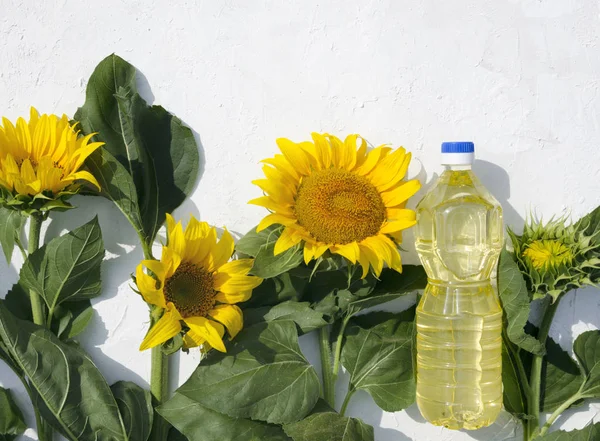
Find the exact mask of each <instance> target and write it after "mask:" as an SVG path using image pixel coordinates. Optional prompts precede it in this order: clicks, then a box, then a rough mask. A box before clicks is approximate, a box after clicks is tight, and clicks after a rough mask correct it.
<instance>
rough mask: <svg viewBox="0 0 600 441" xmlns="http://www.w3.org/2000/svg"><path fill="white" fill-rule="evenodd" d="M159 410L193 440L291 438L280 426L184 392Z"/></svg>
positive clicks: (283, 440) (284, 440) (279, 440)
mask: <svg viewBox="0 0 600 441" xmlns="http://www.w3.org/2000/svg"><path fill="white" fill-rule="evenodd" d="M157 411H158V413H159V414H160V415H162V416H163V417H164V419H166V420H167V421H168V422H169V423H171V424H172V425H173V427H175V428H176V429H177V430H178V431H179V432H181V433H182V434H183V435H185V436H186V437H187V438H188V439H190V440H202V441H259V440H260V441H289V438H288V437H287V436H286V435H285V433H284V432H283V430H282V429H281V427H280V426H276V425H273V424H267V423H263V422H260V421H252V420H250V419H246V418H232V417H230V416H227V415H224V414H222V413H219V412H215V411H214V410H210V409H207V408H206V407H204V406H202V405H201V404H200V403H198V402H197V401H195V400H192V399H190V398H188V397H186V396H184V395H182V394H180V393H176V394H175V395H174V396H173V398H171V399H170V400H169V401H167V402H166V403H165V404H163V405H162V406H160V407H159V408H157Z"/></svg>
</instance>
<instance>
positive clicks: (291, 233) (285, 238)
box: [274, 228, 302, 256]
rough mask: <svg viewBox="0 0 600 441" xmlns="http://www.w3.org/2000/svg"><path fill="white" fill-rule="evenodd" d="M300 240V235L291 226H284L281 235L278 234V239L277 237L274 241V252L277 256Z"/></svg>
mask: <svg viewBox="0 0 600 441" xmlns="http://www.w3.org/2000/svg"><path fill="white" fill-rule="evenodd" d="M300 242H302V237H300V236H299V235H298V234H296V232H295V230H293V229H292V228H286V229H284V230H283V232H282V233H281V236H279V239H277V242H275V250H274V254H275V255H276V256H277V255H278V254H281V253H283V252H284V251H287V250H289V249H290V248H292V247H293V246H294V245H297V244H299V243H300Z"/></svg>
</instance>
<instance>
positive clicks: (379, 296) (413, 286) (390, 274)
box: [348, 265, 427, 315]
mask: <svg viewBox="0 0 600 441" xmlns="http://www.w3.org/2000/svg"><path fill="white" fill-rule="evenodd" d="M426 286H427V274H426V273H425V269H424V268H423V267H422V266H421V265H404V266H403V267H402V273H399V272H397V271H396V270H392V269H389V268H386V269H384V270H383V271H382V272H381V275H380V277H379V281H378V282H377V285H375V288H374V289H373V291H372V292H371V293H370V294H369V295H368V296H367V297H365V298H361V299H358V300H354V301H352V302H350V304H349V305H348V313H349V314H351V315H353V314H356V313H358V312H360V311H362V310H364V309H366V308H371V307H373V306H378V305H381V304H383V303H387V302H390V301H392V300H396V299H397V298H400V297H402V296H405V295H406V294H410V293H413V292H415V291H417V290H420V289H425V287H426Z"/></svg>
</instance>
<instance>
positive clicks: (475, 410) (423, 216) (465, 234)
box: [415, 142, 504, 430]
mask: <svg viewBox="0 0 600 441" xmlns="http://www.w3.org/2000/svg"><path fill="white" fill-rule="evenodd" d="M473 158H474V145H473V143H471V142H452V143H443V144H442V159H443V163H444V164H445V165H446V166H447V169H446V171H445V172H444V173H443V174H442V175H441V176H440V178H439V180H438V182H437V183H436V184H435V186H434V187H433V188H432V189H431V190H430V191H429V192H428V193H427V194H426V195H425V197H424V198H423V199H422V200H421V202H420V203H419V205H418V206H417V220H418V223H417V227H416V231H415V235H416V249H417V253H418V254H419V257H420V259H421V262H422V263H423V266H424V267H425V271H426V272H427V276H428V285H427V288H426V289H425V292H424V294H423V297H422V298H421V301H420V302H419V305H418V307H417V318H416V323H417V404H418V406H419V410H420V411H421V414H422V415H423V417H424V418H425V419H426V420H428V421H429V422H431V423H433V424H436V425H439V426H445V427H448V428H450V429H469V430H474V429H479V428H481V427H485V426H488V425H490V424H492V423H493V422H494V421H495V419H496V417H497V416H498V413H499V412H500V409H501V407H502V376H501V374H502V310H501V307H500V303H499V300H498V296H497V294H496V289H495V288H494V287H492V285H491V281H490V277H491V276H492V272H493V270H494V269H495V267H496V264H497V261H498V256H499V254H500V250H501V249H502V246H503V231H504V228H503V224H502V208H501V206H500V204H499V203H498V202H497V201H496V199H494V197H493V196H492V195H491V194H490V193H489V191H488V190H486V189H485V187H483V185H481V183H480V182H479V180H478V179H477V177H476V176H475V175H474V174H473V172H472V171H471V163H472V162H473Z"/></svg>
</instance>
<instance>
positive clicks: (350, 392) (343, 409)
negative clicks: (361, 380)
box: [340, 387, 356, 416]
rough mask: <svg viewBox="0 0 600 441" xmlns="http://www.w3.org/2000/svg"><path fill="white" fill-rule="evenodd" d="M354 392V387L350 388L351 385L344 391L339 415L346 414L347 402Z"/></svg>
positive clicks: (348, 402)
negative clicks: (346, 391)
mask: <svg viewBox="0 0 600 441" xmlns="http://www.w3.org/2000/svg"><path fill="white" fill-rule="evenodd" d="M354 392H356V389H352V387H350V389H348V393H346V397H345V398H344V402H343V403H342V408H341V409H340V415H341V416H344V415H345V414H346V408H347V407H348V404H350V399H351V398H352V395H354Z"/></svg>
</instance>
